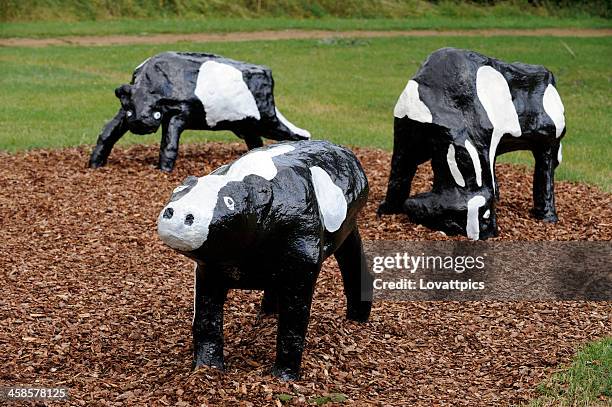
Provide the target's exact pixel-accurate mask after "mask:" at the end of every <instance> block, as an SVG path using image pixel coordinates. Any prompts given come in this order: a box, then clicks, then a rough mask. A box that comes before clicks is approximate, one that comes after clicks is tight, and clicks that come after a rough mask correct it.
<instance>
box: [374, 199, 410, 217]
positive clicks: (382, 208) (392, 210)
mask: <svg viewBox="0 0 612 407" xmlns="http://www.w3.org/2000/svg"><path fill="white" fill-rule="evenodd" d="M403 212H404V211H403V210H402V205H391V204H389V203H388V202H387V201H382V202H381V203H380V205H378V209H377V210H376V216H382V215H395V214H398V213H403Z"/></svg>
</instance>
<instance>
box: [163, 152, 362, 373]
mask: <svg viewBox="0 0 612 407" xmlns="http://www.w3.org/2000/svg"><path fill="white" fill-rule="evenodd" d="M367 197H368V181H367V178H366V175H365V173H364V171H363V168H362V167H361V164H360V163H359V161H358V159H357V158H356V157H355V155H354V154H353V153H352V152H351V151H349V150H348V149H346V148H343V147H339V146H336V145H334V144H331V143H329V142H326V141H297V142H285V143H279V144H273V145H270V146H266V147H262V148H258V149H254V150H251V151H250V152H248V153H247V154H246V155H244V156H242V157H241V158H240V159H238V160H236V161H234V162H232V163H230V164H228V165H224V166H222V167H220V168H218V169H217V170H215V171H213V172H212V173H210V174H209V175H207V176H204V177H201V178H196V177H188V178H187V179H186V180H185V181H184V183H183V185H181V186H179V187H177V188H176V189H175V190H174V192H173V193H172V196H171V197H170V201H169V202H168V203H167V204H166V206H165V207H164V208H163V209H162V210H161V212H160V214H159V218H158V221H157V222H158V223H157V230H158V233H159V236H160V238H161V240H162V241H163V242H164V243H165V244H166V245H168V246H169V247H171V248H172V249H175V250H177V251H178V252H180V253H181V254H183V255H185V256H188V257H190V258H192V259H193V260H195V262H196V270H195V287H194V296H195V299H194V319H193V348H194V349H193V351H194V355H193V366H194V367H197V366H200V365H209V366H216V367H218V368H223V303H224V301H225V298H226V294H227V291H228V290H229V289H232V288H242V289H256V290H264V297H263V301H262V309H263V311H264V312H265V313H272V312H278V333H277V342H276V363H275V365H274V369H273V373H274V374H275V375H276V376H279V377H280V378H282V379H285V380H293V379H297V378H298V376H299V370H300V364H301V359H302V351H303V349H304V340H305V335H306V329H307V327H308V320H309V317H310V306H311V303H312V298H313V293H314V288H315V283H316V280H317V276H318V275H319V271H320V270H321V265H322V263H323V261H324V260H325V259H326V258H327V257H329V256H331V255H334V256H335V258H336V260H337V261H338V265H339V267H340V272H341V274H342V279H343V282H344V294H345V296H346V299H347V318H349V319H352V320H356V321H366V320H367V319H368V316H369V314H370V308H371V305H372V278H371V275H370V274H369V273H368V272H367V270H366V265H365V258H364V253H363V249H362V244H361V238H360V236H359V231H358V229H357V215H358V213H359V211H360V210H361V209H362V208H363V207H364V205H365V204H366V200H367Z"/></svg>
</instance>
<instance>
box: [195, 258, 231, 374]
mask: <svg viewBox="0 0 612 407" xmlns="http://www.w3.org/2000/svg"><path fill="white" fill-rule="evenodd" d="M195 273H196V274H195V287H194V291H195V292H194V316H193V363H192V367H193V368H194V369H195V368H197V367H199V366H202V365H206V366H213V367H217V368H219V369H223V303H224V302H225V297H226V295H227V288H226V287H225V286H223V284H221V282H219V281H217V280H216V279H215V278H214V276H215V275H219V273H216V272H215V270H210V269H208V270H205V269H204V268H203V267H202V266H200V265H198V266H197V267H196V270H195Z"/></svg>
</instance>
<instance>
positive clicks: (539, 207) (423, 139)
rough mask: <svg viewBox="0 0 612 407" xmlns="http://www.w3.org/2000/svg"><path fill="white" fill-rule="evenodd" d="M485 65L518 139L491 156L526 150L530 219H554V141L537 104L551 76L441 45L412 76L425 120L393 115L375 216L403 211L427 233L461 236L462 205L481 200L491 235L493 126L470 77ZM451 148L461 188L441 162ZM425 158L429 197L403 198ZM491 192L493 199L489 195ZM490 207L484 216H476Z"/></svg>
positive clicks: (506, 140) (483, 229)
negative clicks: (512, 116)
mask: <svg viewBox="0 0 612 407" xmlns="http://www.w3.org/2000/svg"><path fill="white" fill-rule="evenodd" d="M482 66H491V67H493V68H494V69H496V70H497V71H498V72H500V73H501V74H502V75H503V77H504V78H505V79H506V81H507V83H508V86H509V89H510V94H511V96H512V102H513V104H514V107H515V109H516V112H517V114H518V119H519V123H520V127H521V132H522V134H521V136H520V137H513V136H511V135H509V134H505V135H504V136H503V137H502V139H501V141H500V143H499V145H498V148H497V150H496V156H498V155H501V154H504V153H507V152H510V151H516V150H530V151H531V152H532V153H533V156H534V158H535V170H534V176H533V180H534V182H533V200H534V208H533V210H532V213H533V215H534V216H535V217H536V218H537V219H542V220H544V221H547V222H556V221H557V215H556V212H555V199H554V170H555V168H556V167H557V166H558V164H559V163H558V161H557V151H558V149H559V145H560V141H561V138H563V136H564V135H565V129H563V133H562V134H561V136H560V137H559V138H557V137H556V128H555V124H554V122H553V121H552V119H551V118H550V117H549V116H548V114H547V113H546V112H545V111H544V109H543V105H542V99H543V94H544V91H545V90H546V88H547V86H548V85H549V84H552V85H553V86H554V85H555V78H554V76H553V74H552V73H551V72H550V71H548V70H547V69H546V68H544V67H543V66H539V65H528V64H524V63H519V62H516V63H511V64H510V63H506V62H503V61H500V60H497V59H493V58H489V57H487V56H484V55H481V54H478V53H476V52H473V51H467V50H460V49H454V48H443V49H440V50H438V51H435V52H434V53H432V54H431V55H430V56H429V57H428V59H427V60H426V61H425V62H424V63H423V65H422V66H421V68H420V69H419V71H418V72H417V73H416V75H415V76H414V78H413V79H414V80H415V81H416V82H417V83H418V84H419V87H418V92H419V97H420V99H421V100H422V101H423V102H424V103H425V105H426V106H428V108H429V109H430V111H431V115H432V123H422V122H419V121H415V120H412V119H409V118H408V117H407V116H405V117H403V118H397V117H395V122H394V147H393V158H392V163H391V173H390V177H389V183H388V188H387V194H386V197H385V200H384V201H383V202H382V203H381V205H380V206H379V209H378V213H379V214H393V213H407V214H408V215H409V217H410V218H411V219H412V220H413V221H415V222H417V223H421V224H424V225H426V226H428V227H431V228H432V229H436V230H442V231H444V232H446V233H448V234H466V213H467V201H468V200H469V199H470V198H471V197H473V196H475V195H482V196H483V197H484V198H485V200H486V204H485V205H484V206H483V207H481V208H480V210H479V216H478V219H479V229H480V238H481V239H486V238H488V237H492V236H496V235H497V233H498V229H497V222H496V216H495V204H496V201H497V200H498V199H499V188H498V187H497V185H496V187H495V192H494V188H493V179H492V177H491V173H490V170H489V163H490V161H489V155H488V152H489V147H490V146H491V139H492V133H493V126H492V124H491V122H490V121H489V118H488V116H487V113H486V111H485V109H484V108H483V106H482V104H481V103H480V101H479V98H478V95H477V91H476V73H477V71H478V69H479V68H480V67H482ZM466 138H468V139H469V140H470V141H471V143H472V144H473V145H474V147H475V148H476V151H477V152H478V156H479V159H480V163H481V167H482V186H478V185H477V183H476V178H475V170H474V167H473V165H472V161H471V158H470V156H469V154H468V151H467V150H466V148H465V147H464V142H465V140H466ZM450 143H452V144H454V148H455V152H456V157H457V164H458V166H459V169H460V171H461V173H462V174H463V177H464V179H465V183H466V185H465V187H461V186H459V185H457V183H456V182H455V180H454V178H453V177H452V174H451V172H450V170H449V166H448V164H447V159H446V155H447V151H448V146H449V144H450ZM428 160H431V164H432V168H433V173H434V180H433V188H432V191H431V192H426V193H422V194H418V195H416V196H410V187H411V183H412V179H413V177H414V174H415V172H416V169H417V166H418V165H419V164H422V163H424V162H426V161H428ZM493 195H495V196H493ZM487 210H489V211H490V216H489V217H488V218H486V219H485V218H483V214H484V213H485V212H486V211H487Z"/></svg>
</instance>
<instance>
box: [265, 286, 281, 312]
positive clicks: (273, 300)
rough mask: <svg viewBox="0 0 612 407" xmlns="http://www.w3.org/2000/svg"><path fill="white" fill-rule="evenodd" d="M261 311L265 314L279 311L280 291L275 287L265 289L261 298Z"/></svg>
mask: <svg viewBox="0 0 612 407" xmlns="http://www.w3.org/2000/svg"><path fill="white" fill-rule="evenodd" d="M261 313H262V314H264V315H274V314H277V313H278V292H277V291H276V289H273V288H266V289H265V290H264V294H263V298H262V299H261Z"/></svg>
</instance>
